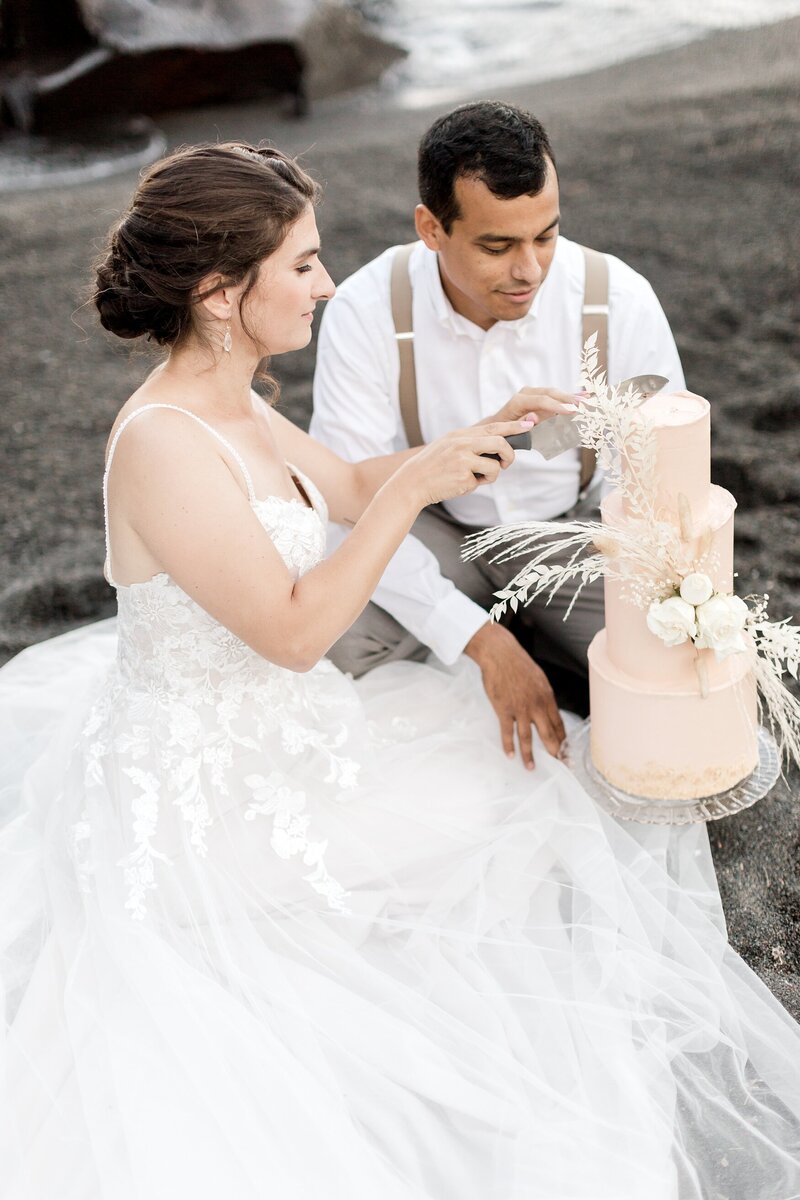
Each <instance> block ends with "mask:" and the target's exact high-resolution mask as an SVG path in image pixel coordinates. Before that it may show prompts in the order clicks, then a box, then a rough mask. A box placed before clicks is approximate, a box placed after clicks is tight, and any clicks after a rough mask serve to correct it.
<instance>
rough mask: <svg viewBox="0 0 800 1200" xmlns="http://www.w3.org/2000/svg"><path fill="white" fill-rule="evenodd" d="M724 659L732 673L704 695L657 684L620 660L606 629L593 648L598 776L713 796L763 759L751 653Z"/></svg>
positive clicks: (672, 795) (649, 789) (649, 791)
mask: <svg viewBox="0 0 800 1200" xmlns="http://www.w3.org/2000/svg"><path fill="white" fill-rule="evenodd" d="M704 653H709V652H708V651H706V652H704ZM725 665H726V666H727V667H728V670H727V672H726V674H727V679H725V680H724V681H723V682H717V683H716V684H715V686H714V687H712V688H711V689H710V690H709V692H708V695H707V696H705V697H703V696H701V694H700V691H699V688H697V689H693V690H687V689H686V688H673V689H664V688H663V687H655V686H653V685H651V684H645V683H643V682H642V681H641V680H638V679H633V678H632V677H631V676H630V675H627V674H625V673H624V672H623V671H620V670H619V669H618V668H617V667H615V666H614V664H613V663H612V662H611V661H610V660H609V658H608V654H607V652H606V633H605V630H604V629H603V630H601V631H600V633H598V634H597V635H596V637H595V638H594V640H593V641H592V644H591V646H590V647H589V690H590V705H591V716H592V726H591V753H592V760H593V762H594V765H595V767H596V768H597V770H598V771H599V772H600V774H601V775H603V776H604V777H605V778H606V779H607V780H608V781H609V783H612V784H613V785H614V786H615V787H618V788H621V789H622V790H623V791H625V792H628V793H629V794H630V795H633V796H645V797H647V798H649V799H653V800H693V799H699V798H701V797H704V796H713V795H716V794H717V793H718V792H724V791H725V790H726V789H727V788H730V787H733V786H734V785H735V784H737V783H739V782H740V781H741V780H742V779H744V778H746V776H748V775H749V774H750V773H751V772H752V771H753V770H754V769H755V767H756V764H757V762H758V744H757V731H758V706H757V698H756V685H755V679H754V676H753V672H752V670H751V667H750V663H749V659H748V656H747V655H746V654H735V655H731V656H730V657H729V658H727V659H726V660H725Z"/></svg>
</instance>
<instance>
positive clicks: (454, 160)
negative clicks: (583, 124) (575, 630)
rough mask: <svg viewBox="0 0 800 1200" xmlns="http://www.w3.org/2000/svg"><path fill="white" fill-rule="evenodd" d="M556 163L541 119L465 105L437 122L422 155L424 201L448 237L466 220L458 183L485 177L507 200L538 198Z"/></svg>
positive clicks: (498, 107) (494, 103)
mask: <svg viewBox="0 0 800 1200" xmlns="http://www.w3.org/2000/svg"><path fill="white" fill-rule="evenodd" d="M555 163H556V160H555V158H554V157H553V148H552V146H551V145H550V139H549V138H548V136H547V133H546V132H545V129H544V127H543V126H542V124H541V122H540V121H537V119H536V117H534V116H532V115H531V113H529V112H526V111H525V109H524V108H517V107H516V106H515V105H513V104H504V103H502V102H501V101H499V100H479V101H476V102H474V103H471V104H462V105H461V106H460V107H459V108H456V109H454V110H453V111H452V112H449V113H446V114H445V115H444V116H443V117H439V119H438V120H437V121H434V123H433V125H431V127H430V129H429V130H428V132H427V133H426V134H425V135H424V137H423V138H422V141H421V142H420V145H419V154H418V157H417V177H418V182H419V197H420V200H421V201H422V203H423V204H424V205H425V206H426V207H427V208H429V209H430V211H431V212H432V213H433V215H434V216H435V217H436V218H437V220H438V221H439V222H440V223H441V226H442V228H443V229H444V231H445V233H448V234H449V232H450V230H451V228H452V226H453V222H454V221H457V220H458V219H459V217H460V216H461V212H460V210H459V207H458V201H457V200H456V194H455V185H456V180H457V179H479V180H481V181H482V182H483V183H485V184H486V186H487V187H488V189H489V191H490V192H492V193H493V194H494V195H495V196H499V197H500V198H501V199H502V200H513V199H515V198H516V197H517V196H535V195H537V194H538V193H539V192H540V191H541V190H542V188H543V187H544V185H545V181H546V179H547V172H548V169H549V164H552V166H553V168H554V169H555Z"/></svg>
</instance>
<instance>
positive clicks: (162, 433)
mask: <svg viewBox="0 0 800 1200" xmlns="http://www.w3.org/2000/svg"><path fill="white" fill-rule="evenodd" d="M193 408H194V406H193V405H192V404H191V403H190V402H187V400H186V397H185V396H184V395H182V394H181V393H179V392H176V390H175V388H174V387H172V386H171V385H170V384H169V383H168V382H167V381H166V380H162V379H160V378H159V375H158V368H157V369H156V371H154V372H152V373H151V374H150V375H149V376H148V377H147V379H146V380H145V381H144V383H143V384H142V385H141V387H138V388H137V389H136V391H135V392H133V394H132V395H131V396H130V397H129V398H128V399H127V400H126V401H125V403H124V404H123V406H122V408H121V409H120V410H119V412H118V413H117V416H116V418H115V420H114V424H113V425H112V426H111V429H110V430H109V434H108V441H107V443H106V460H108V455H109V452H110V449H111V446H112V444H113V443H114V441H115V439H116V438H117V434H118V433H120V431H121V430H122V428H123V426H125V427H126V430H125V437H124V439H119V445H118V447H117V448H116V449H115V457H116V455H117V454H118V453H120V452H121V449H122V445H123V442H124V443H125V444H127V447H128V448H129V450H134V448H135V447H137V446H144V447H146V446H147V445H148V443H149V442H151V441H153V440H157V441H158V442H159V443H162V442H164V441H166V443H167V444H170V443H174V442H177V443H181V442H182V441H183V440H184V437H185V436H186V435H189V439H190V441H191V442H194V441H195V440H196V439H195V438H194V437H192V432H193V431H190V429H189V428H187V427H188V426H196V425H197V422H195V421H187V419H186V415H185V414H186V413H192V412H193ZM178 410H180V411H178ZM140 412H141V413H142V417H141V419H139V420H136V421H132V420H131V418H133V417H134V416H135V415H136V414H137V413H140ZM195 415H196V414H195ZM128 425H130V429H128V428H127V426H128Z"/></svg>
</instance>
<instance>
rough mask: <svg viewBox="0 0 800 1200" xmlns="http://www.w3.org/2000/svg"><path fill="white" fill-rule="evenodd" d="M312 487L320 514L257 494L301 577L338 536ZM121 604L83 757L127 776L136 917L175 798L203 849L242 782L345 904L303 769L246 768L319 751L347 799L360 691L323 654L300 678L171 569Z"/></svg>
mask: <svg viewBox="0 0 800 1200" xmlns="http://www.w3.org/2000/svg"><path fill="white" fill-rule="evenodd" d="M303 484H304V487H305V488H306V490H307V493H308V495H309V496H310V497H311V498H312V500H314V502H315V504H316V506H317V507H316V509H311V508H309V507H308V506H307V505H305V504H303V503H301V502H300V501H297V500H285V499H282V498H279V497H270V498H267V499H265V500H255V501H253V509H254V511H255V512H256V515H257V516H258V518H259V520H260V521H261V523H262V525H263V526H264V527H265V529H266V530H267V532H268V533H269V535H270V537H271V539H272V541H273V543H274V544H275V546H276V548H277V549H278V552H279V553H280V554H281V556H282V557H283V559H284V561H285V562H286V565H287V567H288V568H289V570H290V571H291V572H292V573H293V574H294V575H295V577H299V575H301V574H303V573H304V572H305V571H308V570H310V569H311V568H312V567H314V566H316V564H317V563H318V562H319V561H320V560H321V559H322V557H323V555H324V552H325V543H326V536H325V526H324V524H323V518H324V515H325V508H324V502H323V500H322V498H321V496H320V495H319V493H318V491H317V489H316V488H315V487H314V485H313V484H312V483H311V481H310V480H306V479H305V478H304V477H303ZM118 601H119V619H118V636H119V641H118V651H117V664H116V667H115V669H114V670H113V671H112V673H111V677H110V679H109V680H108V683H107V685H106V688H105V691H104V693H103V695H102V696H101V697H100V699H99V700H98V702H97V704H96V705H95V707H94V709H93V711H92V713H91V714H90V716H89V719H88V720H87V722H86V724H85V727H84V730H83V763H84V777H85V780H86V786H87V789H92V788H98V787H99V788H103V787H104V786H107V785H106V783H105V780H106V774H107V772H108V771H112V772H113V773H114V774H115V775H117V776H118V777H119V775H121V776H122V778H124V780H126V781H127V788H128V790H129V791H130V799H129V800H128V802H127V803H128V805H129V809H128V811H129V818H130V831H131V832H130V839H131V842H132V846H131V850H130V853H129V854H128V855H127V856H126V857H125V858H124V859H123V860H122V861H121V862H120V863H119V866H120V868H121V869H122V871H123V874H124V880H125V884H126V887H127V901H126V907H127V908H128V910H129V911H130V913H131V915H132V916H133V917H135V918H137V919H142V918H144V917H145V916H146V898H147V895H148V893H149V892H150V891H152V889H153V888H155V887H156V886H157V881H158V871H159V868H160V867H161V866H163V867H169V866H170V865H171V864H170V858H169V856H168V855H167V854H166V853H164V851H163V850H162V849H161V848H160V847H159V844H158V841H159V836H158V831H159V814H160V811H161V808H162V806H163V805H169V806H170V807H171V808H172V809H173V810H174V811H177V813H178V814H179V817H180V821H181V823H182V825H183V826H184V828H185V830H186V834H187V840H188V843H189V845H190V846H191V848H192V850H193V851H194V852H195V853H196V854H197V855H198V856H199V857H205V856H206V855H207V854H208V852H209V851H208V843H207V834H208V830H209V828H210V827H211V825H212V824H213V821H214V818H215V814H216V813H217V812H218V811H220V809H219V806H220V805H222V806H223V807H224V809H225V811H226V813H231V812H236V811H240V810H239V803H240V801H239V800H238V799H237V796H238V795H239V794H240V793H241V789H242V786H243V784H244V785H246V788H247V789H249V790H250V791H252V792H253V797H252V800H251V802H250V804H249V806H248V807H247V808H246V810H244V811H243V815H244V818H245V819H246V820H248V821H252V820H253V819H254V818H255V817H256V815H258V814H259V813H262V812H263V813H265V814H268V815H271V816H272V833H271V838H270V844H271V846H272V849H273V851H274V852H275V853H276V854H278V855H279V857H281V858H293V857H295V856H298V855H300V856H301V857H302V861H303V862H304V863H305V865H306V866H309V867H311V868H312V870H311V871H310V872H309V873H308V874H306V875H304V876H303V878H304V879H305V880H306V881H307V882H308V883H309V884H310V886H311V887H312V888H313V889H314V891H315V892H317V893H319V894H320V895H321V896H324V897H325V899H326V900H327V902H328V904H329V905H330V907H331V908H333V909H337V910H342V909H343V908H344V897H345V895H346V893H345V891H344V889H343V888H342V887H341V885H340V884H339V883H338V882H337V881H336V880H334V879H333V878H331V876H330V875H329V874H328V871H327V869H326V866H325V861H324V854H325V849H326V843H325V842H324V841H314V840H312V839H311V838H310V837H309V836H308V834H309V825H310V823H311V817H310V815H309V813H308V811H307V802H306V798H305V796H304V793H302V792H298V791H296V790H295V789H293V788H292V786H291V782H290V780H291V772H290V773H289V774H286V773H284V772H281V771H279V770H278V769H277V767H276V770H275V771H273V772H271V773H270V772H268V773H267V774H266V776H261V775H256V774H251V773H249V772H248V773H247V774H246V775H245V776H244V778H243V777H242V775H237V774H236V772H235V770H234V768H235V764H236V762H237V760H238V759H239V758H241V756H242V755H247V754H248V753H249V752H253V753H256V754H259V755H262V756H264V755H266V756H267V758H268V759H269V757H270V756H272V757H273V758H275V759H276V760H277V759H278V758H280V755H281V754H283V755H287V756H289V757H290V758H300V757H302V758H303V761H304V767H305V769H307V766H308V756H314V757H318V758H319V759H320V766H319V769H318V770H317V771H316V772H315V775H316V776H318V780H319V784H320V785H321V786H320V792H321V793H322V792H324V791H325V790H327V789H330V788H331V786H332V787H333V788H334V789H335V790H333V791H330V792H329V798H330V799H331V800H334V801H335V800H340V799H344V798H345V793H348V792H351V791H352V790H353V789H354V788H355V786H356V783H357V777H358V772H359V763H358V762H357V761H356V760H355V759H354V758H352V757H350V756H349V755H348V754H347V753H346V751H345V747H346V743H347V741H348V737H349V732H348V730H349V724H348V711H347V710H348V709H350V710H352V709H355V708H357V707H358V704H357V700H356V699H355V696H354V695H352V694H351V691H350V689H349V687H344V688H343V689H338V688H336V686H335V685H333V686H332V681H331V674H333V675H335V676H338V672H337V671H336V668H335V667H334V666H333V664H332V663H329V662H327V661H325V660H323V661H322V662H320V663H319V664H318V665H317V666H316V667H315V668H314V669H313V670H312V671H309V672H307V673H304V674H299V673H296V672H293V671H289V670H286V669H284V668H281V667H278V666H276V665H275V664H273V663H270V662H267V661H266V660H265V659H263V658H261V657H260V656H259V655H258V654H256V653H255V651H253V650H251V649H250V647H248V646H247V645H245V644H244V643H243V642H242V641H240V640H239V639H238V638H237V637H235V636H234V634H232V633H231V632H230V631H229V630H228V629H226V628H225V627H224V626H223V625H221V624H219V622H217V621H215V620H214V619H213V618H212V617H211V616H210V615H209V614H208V613H206V612H205V611H204V610H203V609H202V608H200V606H199V605H197V604H196V603H195V602H194V601H193V600H192V599H191V597H189V596H188V595H187V594H186V593H185V592H183V591H182V590H181V589H180V588H179V587H178V586H177V584H175V583H174V582H173V581H172V580H171V579H170V578H169V577H168V576H167V575H165V574H159V575H156V576H155V577H154V578H153V579H151V580H148V581H147V582H146V583H141V584H134V585H131V586H129V587H122V588H119V589H118ZM340 678H341V677H340ZM342 682H344V681H342ZM322 785H327V788H325V787H323V786H322ZM232 788H234V789H235V791H236V793H237V795H234V796H233V797H231V796H230V792H231V789H232ZM242 799H243V797H242ZM301 801H302V802H301ZM323 802H324V800H323ZM89 835H90V827H89V824H88V820H87V821H82V822H81V823H80V828H78V827H77V826H76V828H75V830H73V840H74V841H75V842H76V845H77V844H78V843H80V844H81V846H86V845H87V844H88V841H89ZM82 870H83V868H82ZM87 870H88V867H87ZM82 877H86V870H83V876H82Z"/></svg>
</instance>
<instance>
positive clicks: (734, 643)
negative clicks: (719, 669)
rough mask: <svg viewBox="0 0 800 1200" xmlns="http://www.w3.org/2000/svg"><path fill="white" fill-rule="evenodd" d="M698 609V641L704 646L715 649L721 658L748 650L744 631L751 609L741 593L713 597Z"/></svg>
mask: <svg viewBox="0 0 800 1200" xmlns="http://www.w3.org/2000/svg"><path fill="white" fill-rule="evenodd" d="M696 612H697V633H698V637H697V641H696V643H695V644H696V645H697V646H699V647H700V648H701V649H705V650H713V651H714V653H715V654H716V656H717V658H720V659H722V658H727V657H728V655H729V654H739V653H741V651H742V650H746V649H747V647H746V646H745V642H744V638H743V637H742V630H743V629H744V626H745V622H746V620H747V613H748V608H747V605H746V604H745V602H744V600H740V599H739V597H738V596H712V597H711V599H710V600H706V602H705V604H699V605H698V606H697V609H696Z"/></svg>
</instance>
